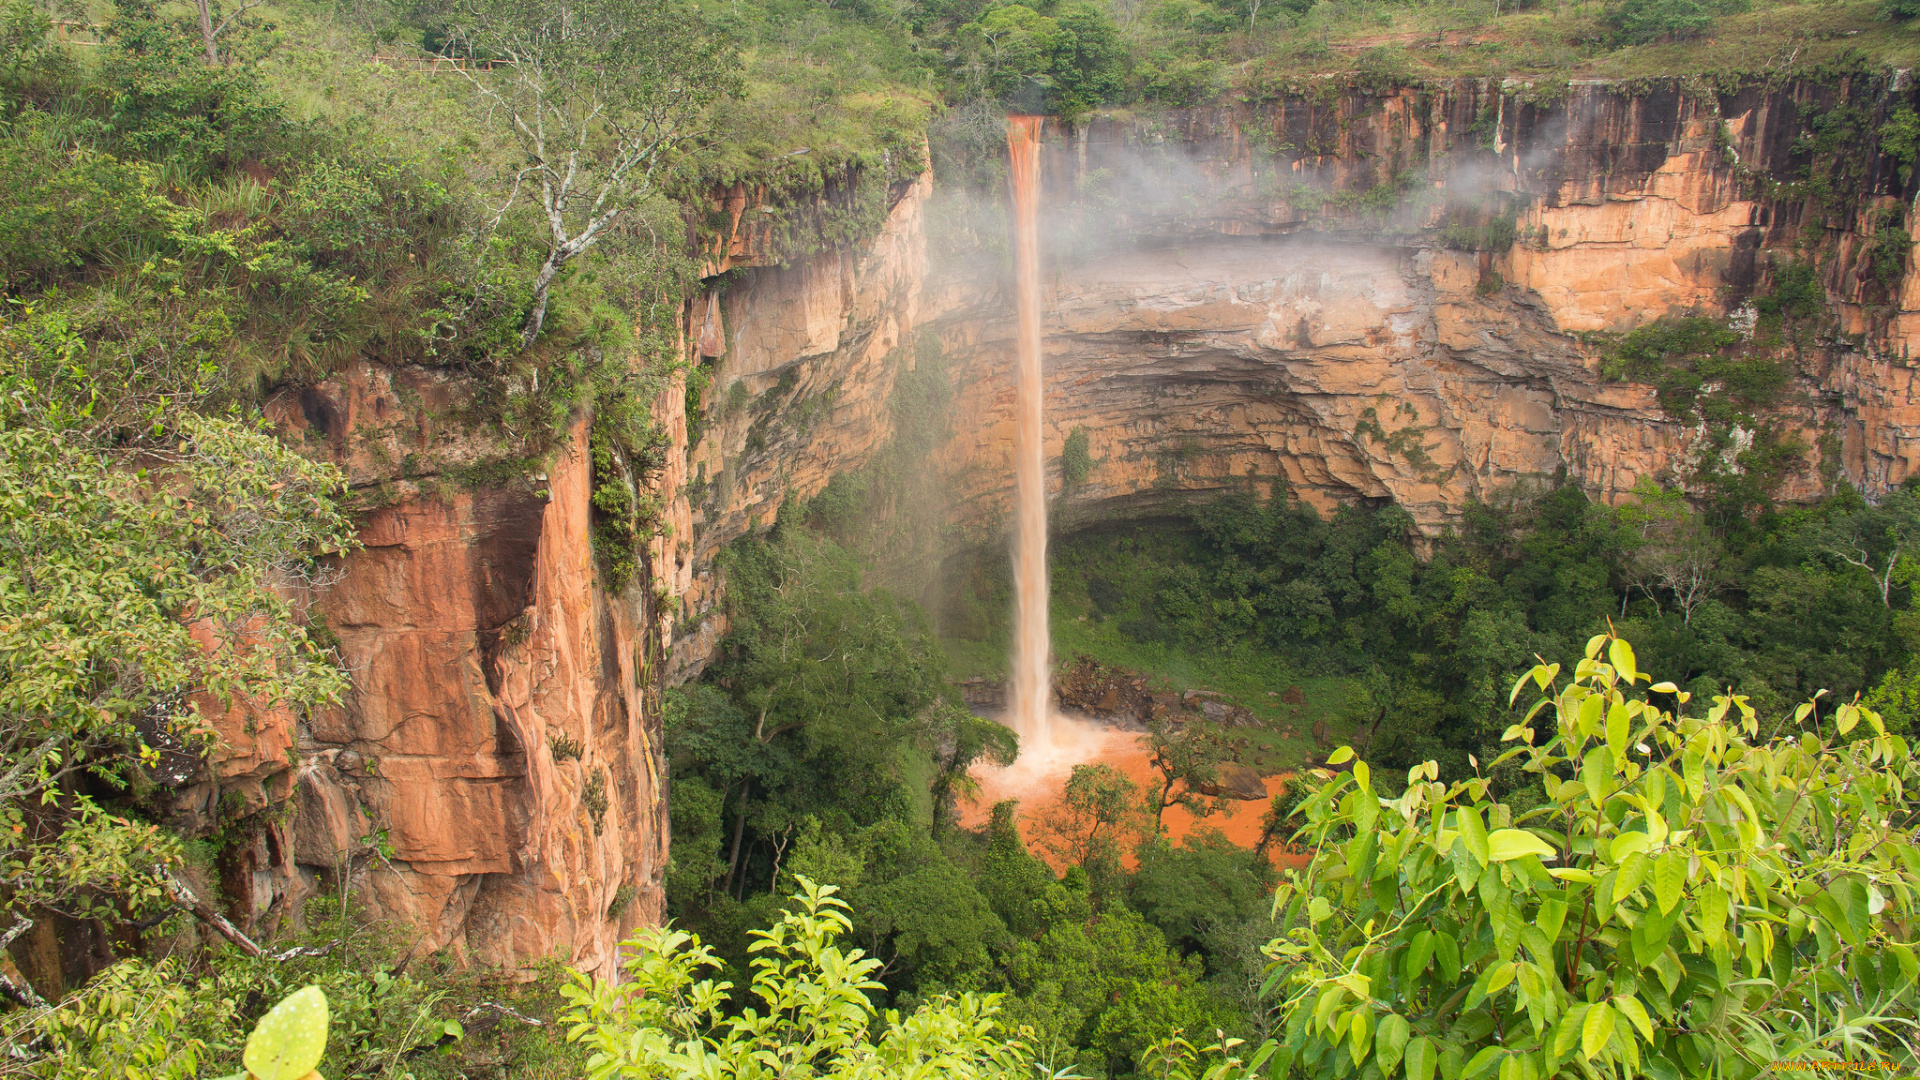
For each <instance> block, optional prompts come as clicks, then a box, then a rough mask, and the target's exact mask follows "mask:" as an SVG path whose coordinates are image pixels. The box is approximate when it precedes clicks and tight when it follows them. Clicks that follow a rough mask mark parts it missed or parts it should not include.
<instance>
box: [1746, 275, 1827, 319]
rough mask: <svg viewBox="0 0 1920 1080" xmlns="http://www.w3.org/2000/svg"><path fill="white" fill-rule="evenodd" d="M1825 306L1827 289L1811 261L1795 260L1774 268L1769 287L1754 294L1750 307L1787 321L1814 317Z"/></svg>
mask: <svg viewBox="0 0 1920 1080" xmlns="http://www.w3.org/2000/svg"><path fill="white" fill-rule="evenodd" d="M1826 306H1827V291H1826V289H1825V288H1824V287H1822V286H1821V284H1820V277H1819V274H1818V273H1817V272H1816V270H1815V269H1814V266H1813V264H1812V263H1805V262H1800V261H1798V260H1795V261H1793V262H1790V263H1788V264H1787V265H1785V266H1783V267H1780V268H1779V269H1778V270H1776V271H1775V273H1774V279H1773V288H1772V289H1771V290H1769V291H1768V292H1767V293H1766V294H1765V295H1762V296H1758V297H1755V298H1754V307H1755V309H1757V310H1758V311H1759V312H1760V313H1761V314H1763V315H1773V316H1778V317H1780V318H1782V319H1785V320H1787V321H1789V322H1797V321H1800V320H1805V319H1813V318H1817V317H1819V316H1820V314H1821V313H1822V312H1824V311H1825V310H1826Z"/></svg>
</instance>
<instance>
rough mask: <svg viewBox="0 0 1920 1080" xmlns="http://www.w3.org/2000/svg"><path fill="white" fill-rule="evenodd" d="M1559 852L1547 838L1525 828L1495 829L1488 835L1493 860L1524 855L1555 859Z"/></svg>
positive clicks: (1488, 852) (1488, 851) (1502, 860)
mask: <svg viewBox="0 0 1920 1080" xmlns="http://www.w3.org/2000/svg"><path fill="white" fill-rule="evenodd" d="M1559 854H1560V853H1559V852H1557V851H1555V850H1553V848H1552V846H1551V845H1549V844H1548V843H1547V842H1546V841H1545V840H1542V839H1540V838H1539V837H1537V836H1535V835H1533V834H1532V833H1530V832H1527V831H1526V830H1525V829H1495V830H1494V831H1493V832H1492V833H1489V834H1488V835H1487V858H1488V859H1489V860H1490V861H1492V862H1511V861H1512V860H1514V859H1517V858H1519V857H1520V856H1522V855H1537V856H1539V857H1540V858H1542V859H1554V858H1558V857H1559Z"/></svg>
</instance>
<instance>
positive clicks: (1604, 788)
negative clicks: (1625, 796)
mask: <svg viewBox="0 0 1920 1080" xmlns="http://www.w3.org/2000/svg"><path fill="white" fill-rule="evenodd" d="M1580 782H1581V783H1583V784H1585V785H1586V786H1587V798H1589V799H1591V800H1593V805H1594V806H1595V807H1596V808H1599V807H1604V806H1606V805H1607V796H1609V795H1611V794H1613V753H1612V752H1611V751H1609V750H1608V749H1607V748H1606V747H1604V746H1596V747H1594V748H1593V749H1591V750H1589V751H1587V757H1586V760H1585V761H1583V762H1581V764H1580Z"/></svg>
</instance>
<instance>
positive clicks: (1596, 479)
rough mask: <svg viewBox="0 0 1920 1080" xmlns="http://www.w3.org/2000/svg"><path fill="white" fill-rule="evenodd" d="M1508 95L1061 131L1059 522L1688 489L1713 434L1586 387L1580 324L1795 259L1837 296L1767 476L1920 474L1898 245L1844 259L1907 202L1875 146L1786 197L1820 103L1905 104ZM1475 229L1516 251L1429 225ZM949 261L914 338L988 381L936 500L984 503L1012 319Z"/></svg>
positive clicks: (1906, 288) (1449, 92)
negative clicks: (1086, 461) (1825, 185)
mask: <svg viewBox="0 0 1920 1080" xmlns="http://www.w3.org/2000/svg"><path fill="white" fill-rule="evenodd" d="M1528 89H1529V88H1525V87H1518V86H1507V87H1504V88H1498V87H1491V86H1487V85H1485V84H1474V83H1465V84H1460V85H1456V86H1454V87H1451V88H1444V89H1437V90H1424V91H1412V90H1407V91H1401V92H1397V93H1393V94H1387V95H1373V94H1362V93H1358V92H1347V93H1341V94H1333V93H1328V94H1323V95H1321V97H1320V99H1319V100H1317V101H1308V102H1298V101H1296V102H1281V103H1276V104H1272V105H1266V106H1251V105H1248V106H1236V107H1231V108H1221V109H1215V110H1196V111H1192V112H1188V113H1182V114H1177V115H1175V116H1174V117H1171V118H1170V119H1169V120H1168V121H1166V122H1165V123H1162V124H1158V125H1143V124H1140V123H1138V122H1126V123H1121V122H1101V121H1096V122H1094V123H1091V124H1088V125H1084V126H1082V127H1081V128H1079V129H1077V130H1075V131H1072V132H1064V131H1063V132H1061V133H1060V135H1059V137H1058V138H1057V139H1056V140H1055V141H1054V142H1053V144H1052V146H1051V150H1052V154H1051V155H1050V158H1049V162H1048V165H1049V169H1050V173H1049V175H1050V176H1051V177H1053V178H1054V185H1053V186H1054V189H1055V191H1056V192H1057V198H1056V206H1058V207H1059V208H1060V215H1059V219H1058V220H1059V227H1058V229H1057V242H1056V244H1055V245H1054V247H1055V252H1056V260H1055V266H1054V272H1053V274H1052V275H1051V277H1050V285H1051V298H1050V307H1049V322H1048V349H1049V358H1048V359H1049V364H1048V378H1049V385H1050V395H1049V414H1048V422H1049V424H1050V426H1051V434H1050V455H1051V456H1052V457H1054V458H1055V459H1057V458H1058V456H1059V454H1060V452H1061V448H1062V446H1063V444H1064V441H1065V438H1066V436H1067V435H1068V434H1069V433H1070V432H1071V431H1073V429H1075V428H1083V429H1084V430H1085V431H1086V433H1087V437H1088V444H1089V451H1090V456H1091V459H1092V469H1091V471H1090V473H1089V474H1088V476H1087V477H1086V479H1085V480H1084V482H1081V483H1078V484H1074V485H1072V486H1071V487H1069V486H1068V485H1066V484H1065V483H1064V481H1063V479H1062V478H1060V477H1058V476H1056V479H1055V484H1056V490H1057V491H1059V492H1060V497H1059V501H1058V504H1057V508H1056V511H1055V514H1056V520H1057V521H1058V522H1059V523H1060V524H1062V525H1065V526H1068V527H1071V526H1072V525H1074V524H1076V523H1084V522H1089V521H1097V520H1102V519H1113V518H1128V517H1141V516H1154V515H1158V514H1163V513H1166V512H1169V511H1170V510H1172V509H1173V508H1174V507H1176V506H1178V505H1181V504H1184V503H1187V502H1190V501H1191V500H1192V499H1193V498H1194V497H1195V496H1198V495H1204V494H1206V493H1208V492H1213V491H1217V490H1220V489H1223V488H1228V487H1234V486H1243V487H1244V486H1245V485H1247V484H1249V483H1250V482H1251V483H1257V484H1258V486H1259V489H1260V490H1262V491H1264V490H1266V487H1267V484H1266V482H1267V481H1270V480H1272V479H1275V478H1285V480H1286V481H1287V482H1288V483H1289V484H1290V486H1291V487H1292V489H1293V490H1295V491H1296V492H1298V493H1300V494H1301V495H1302V496H1303V497H1304V498H1307V499H1308V500H1310V501H1312V502H1315V503H1316V504H1318V505H1320V506H1322V507H1323V508H1325V507H1330V506H1332V505H1335V504H1338V503H1342V502H1348V501H1352V500H1355V499H1373V500H1392V501H1393V502H1395V503H1397V504H1399V505H1401V506H1403V507H1405V508H1406V509H1408V510H1409V511H1410V512H1411V513H1412V514H1413V516H1414V518H1415V520H1416V521H1417V522H1418V524H1419V526H1420V527H1421V529H1422V530H1423V531H1425V532H1427V533H1429V534H1431V533H1433V532H1435V531H1437V530H1439V529H1441V528H1443V527H1445V526H1446V525H1447V524H1448V523H1450V522H1452V521H1454V520H1456V518H1457V514H1458V512H1459V510H1460V509H1461V508H1462V506H1464V505H1465V504H1466V503H1467V502H1468V501H1469V500H1471V499H1476V498H1478V499H1486V498H1490V497H1494V496H1495V495H1496V494H1498V493H1501V492H1504V491H1512V490H1516V489H1524V488H1525V487H1528V486H1530V485H1540V484H1545V483H1549V482H1552V481H1553V480H1554V478H1555V477H1557V476H1560V475H1565V476H1566V477H1568V478H1569V479H1571V480H1572V481H1574V482H1576V483H1578V484H1580V485H1582V486H1583V487H1585V488H1586V490H1587V491H1588V493H1589V494H1590V495H1591V496H1593V497H1595V498H1597V499H1601V500H1604V501H1609V502H1613V501H1618V500H1619V499H1621V498H1622V497H1624V496H1626V495H1627V493H1628V492H1630V491H1631V490H1632V489H1633V487H1634V485H1635V484H1636V483H1638V482H1639V481H1641V480H1642V479H1643V478H1651V479H1655V480H1659V481H1662V482H1665V483H1669V484H1671V483H1676V482H1683V481H1684V479H1685V476H1686V474H1687V472H1688V471H1689V470H1688V465H1689V455H1690V454H1693V453H1697V452H1698V444H1699V442H1700V436H1701V435H1702V432H1700V431H1699V430H1697V429H1695V428H1694V427H1692V426H1691V425H1690V424H1688V423H1685V422H1682V421H1680V420H1677V419H1675V418H1674V417H1673V416H1671V415H1669V414H1668V413H1667V412H1666V411H1665V410H1663V409H1662V408H1661V406H1660V403H1659V402H1658V400H1657V399H1656V396H1655V394H1654V391H1653V388H1652V387H1649V386H1646V385H1640V384H1631V383H1621V382H1614V381H1611V380H1607V379H1604V378H1602V377H1601V374H1600V361H1601V355H1602V352H1603V349H1604V343H1605V340H1606V339H1605V338H1604V337H1601V336H1600V335H1602V334H1615V335H1617V334H1619V333H1622V332H1625V331H1628V330H1631V329H1633V328H1634V327H1636V326H1638V325H1641V324H1643V323H1645V322H1647V321H1650V320H1652V319H1654V318H1657V317H1659V316H1661V315H1665V314H1669V313H1683V312H1700V313H1704V314H1710V315H1717V316H1724V315H1727V314H1729V313H1731V312H1734V311H1736V310H1737V309H1739V308H1740V307H1741V306H1742V304H1744V303H1745V302H1747V300H1748V299H1749V298H1750V297H1751V296H1752V295H1753V294H1754V293H1756V292H1757V291H1760V290H1762V289H1764V288H1766V287H1767V286H1768V285H1769V284H1770V280H1771V279H1770V275H1772V274H1774V273H1776V272H1777V270H1778V267H1779V266H1780V265H1783V264H1784V263H1785V262H1787V261H1788V260H1791V259H1793V258H1796V257H1801V258H1805V257H1808V256H1810V255H1811V254H1813V253H1814V252H1818V253H1819V254H1820V255H1821V256H1822V259H1821V266H1822V277H1823V282H1824V284H1825V285H1826V287H1827V289H1828V294H1829V300H1830V309H1831V316H1830V317H1829V318H1828V319H1826V320H1823V322H1822V325H1821V327H1820V330H1819V335H1818V337H1819V340H1818V343H1817V345H1815V346H1813V347H1811V348H1807V349H1805V350H1803V351H1802V352H1801V354H1800V355H1799V356H1797V357H1793V358H1790V359H1789V362H1790V363H1791V364H1793V366H1794V368H1795V374H1796V378H1795V386H1794V392H1793V393H1792V394H1791V395H1790V396H1789V397H1790V400H1789V402H1788V403H1787V404H1786V405H1785V406H1784V408H1783V409H1782V410H1781V411H1780V415H1779V416H1778V418H1777V419H1778V420H1779V421H1780V422H1781V423H1782V424H1783V426H1784V428H1785V429H1786V431H1787V433H1788V434H1789V436H1790V437H1793V438H1796V439H1797V440H1798V441H1799V442H1800V443H1802V444H1803V445H1804V446H1806V447H1807V448H1808V450H1807V452H1806V454H1805V459H1804V467H1802V468H1801V469H1799V470H1798V471H1797V472H1795V473H1794V474H1793V475H1791V476H1789V477H1788V478H1787V480H1786V482H1785V483H1784V485H1783V486H1782V488H1781V489H1780V490H1779V491H1778V492H1777V495H1778V497H1780V498H1784V499H1788V500H1806V499H1812V498H1816V497H1818V496H1819V495H1820V494H1822V493H1823V492H1824V491H1826V490H1828V487H1829V485H1830V484H1831V483H1832V482H1833V480H1834V479H1835V478H1837V477H1846V478H1848V479H1850V480H1852V481H1853V482H1854V483H1856V484H1858V485H1860V486H1861V487H1862V488H1863V489H1864V490H1866V491H1867V492H1868V493H1869V494H1873V493H1877V492H1883V491H1885V490H1887V488H1888V487H1889V486H1891V485H1893V484H1897V483H1899V482H1901V481H1902V480H1903V479H1905V478H1906V477H1907V476H1908V475H1910V474H1911V472H1912V471H1913V469H1914V467H1915V464H1916V462H1917V461H1920V458H1916V450H1915V445H1914V439H1915V436H1916V435H1920V407H1916V404H1915V402H1914V400H1913V398H1912V395H1911V387H1912V368H1911V366H1910V364H1909V363H1908V361H1907V360H1906V357H1907V356H1908V355H1910V354H1911V353H1913V352H1914V351H1916V346H1920V338H1916V327H1917V326H1920V324H1916V322H1915V319H1916V316H1920V310H1916V308H1920V292H1916V289H1920V277H1917V276H1916V274H1915V273H1914V268H1913V267H1912V265H1911V261H1910V260H1907V261H1906V262H1905V263H1903V265H1904V267H1905V269H1904V273H1903V276H1902V278H1901V280H1900V282H1899V283H1898V285H1897V287H1896V288H1894V289H1892V290H1889V292H1890V295H1883V294H1881V293H1880V292H1879V291H1878V290H1877V286H1876V285H1875V283H1874V282H1873V281H1872V279H1871V278H1870V276H1869V274H1868V271H1867V267H1866V260H1865V259H1864V256H1863V252H1864V251H1866V250H1867V249H1868V248H1869V246H1870V245H1871V243H1872V241H1873V240H1874V234H1875V232H1876V230H1878V229H1886V228H1889V227H1890V226H1891V225H1897V224H1898V223H1899V222H1900V221H1901V220H1903V218H1904V213H1905V211H1906V209H1907V205H1908V198H1909V195H1910V191H1909V189H1910V188H1911V184H1909V182H1908V181H1907V180H1906V179H1905V178H1902V177H1900V176H1898V175H1896V168H1895V164H1894V163H1893V162H1891V161H1887V160H1884V159H1881V158H1880V157H1879V155H1877V154H1874V153H1867V154H1866V155H1865V157H1864V163H1863V164H1864V168H1863V169H1862V173H1861V176H1860V177H1859V181H1860V183H1861V185H1862V190H1861V191H1859V192H1856V193H1854V196H1855V197H1854V198H1852V199H1850V200H1849V203H1850V206H1849V207H1848V208H1847V213H1846V216H1845V217H1844V218H1840V219H1836V218H1835V216H1834V215H1833V214H1832V213H1831V212H1830V211H1829V212H1828V213H1825V214H1816V213H1815V212H1814V211H1815V207H1814V206H1812V205H1810V203H1809V200H1808V199H1807V198H1806V197H1805V195H1804V193H1803V192H1801V191H1800V190H1798V189H1796V188H1795V187H1794V186H1793V182H1794V180H1795V178H1796V177H1799V176H1800V175H1801V169H1802V166H1803V164H1804V160H1803V159H1804V156H1805V152H1804V150H1803V149H1802V148H1800V147H1798V146H1796V136H1795V133H1796V132H1798V131H1800V130H1801V128H1802V127H1803V126H1805V125H1806V124H1807V123H1808V122H1809V121H1810V119H1811V118H1812V117H1813V116H1815V115H1818V114H1819V113H1820V112H1821V111H1822V110H1824V111H1826V112H1828V113H1831V111H1832V110H1834V109H1836V108H1839V107H1843V106H1844V107H1849V108H1854V109H1858V110H1860V112H1861V113H1862V114H1863V115H1865V116H1867V117H1869V118H1870V117H1871V116H1872V115H1874V112H1873V110H1874V109H1875V108H1876V107H1877V108H1879V109H1881V110H1884V109H1885V108H1886V107H1887V106H1888V105H1889V104H1893V103H1898V102H1902V101H1906V100H1907V99H1908V98H1909V97H1910V96H1911V95H1910V92H1907V91H1901V92H1899V93H1897V94H1885V93H1880V94H1874V93H1868V92H1867V91H1866V90H1865V89H1858V90H1857V91H1856V90H1849V89H1848V88H1844V87H1843V88H1840V89H1835V88H1833V87H1826V86H1813V85H1798V86H1789V87H1785V88H1781V89H1776V90H1771V91H1764V92H1763V91H1758V90H1756V91H1743V92H1741V93H1736V94H1728V95H1714V94H1710V93H1708V94H1701V95H1689V94H1685V93H1680V92H1676V91H1672V90H1666V91H1659V92H1651V93H1645V94H1640V95H1633V94H1629V93H1625V92H1623V91H1621V90H1619V89H1617V88H1612V87H1606V86H1601V85H1595V84H1586V85H1578V84H1576V85H1574V86H1572V87H1570V88H1568V90H1567V92H1566V94H1565V96H1564V97H1562V98H1560V99H1558V100H1553V101H1548V102H1544V103H1538V104H1528V103H1527V96H1528ZM1849 94H1852V96H1851V97H1849V96H1848V95H1849ZM1849 152H1856V153H1857V152H1858V148H1852V149H1851V150H1850V151H1849ZM1503 216H1504V222H1503V221H1502V217H1503ZM1815 217H1817V218H1818V220H1811V219H1812V218H1815ZM1495 224H1499V225H1501V227H1505V228H1507V229H1510V230H1511V231H1510V232H1509V233H1508V234H1507V235H1508V236H1509V237H1510V238H1513V241H1512V242H1511V243H1510V244H1509V245H1506V246H1504V247H1503V246H1501V245H1498V244H1492V243H1489V244H1483V245H1478V246H1482V250H1479V251H1474V250H1456V249H1455V248H1454V247H1452V246H1449V243H1448V241H1449V240H1450V239H1452V238H1455V237H1459V236H1463V235H1464V236H1466V237H1468V238H1469V240H1471V239H1473V238H1476V237H1478V236H1483V235H1486V233H1485V231H1484V230H1486V229H1487V228H1488V227H1489V226H1491V225H1495ZM1115 239H1119V240H1122V241H1124V242H1121V243H1115V242H1113V241H1114V240H1115ZM1901 239H1902V240H1903V241H1904V240H1905V237H1904V234H1902V236H1901ZM1458 246H1460V247H1471V246H1476V245H1473V244H1471V243H1467V244H1459V245H1458ZM961 273H962V275H963V276H964V277H965V279H966V280H965V281H964V282H962V283H957V284H956V285H954V286H952V287H948V288H943V289H937V290H933V292H934V294H935V295H938V296H941V297H943V298H946V299H947V301H948V302H947V303H946V304H945V305H944V306H940V307H937V308H931V307H930V310H928V311H927V317H926V329H927V330H928V331H929V332H932V333H935V334H937V335H938V336H939V337H940V339H941V340H942V342H943V343H944V345H945V347H946V350H947V352H948V354H949V355H950V356H951V357H953V358H954V361H955V363H956V364H957V365H958V367H959V368H960V369H961V371H962V372H963V374H961V375H960V379H961V380H962V381H964V382H968V383H970V384H974V385H983V386H993V387H995V388H996V389H995V390H994V391H992V392H987V393H979V394H970V395H967V396H966V397H965V399H964V402H963V406H962V409H961V411H960V412H959V414H958V415H957V416H956V417H955V422H954V432H955V435H954V440H953V443H952V444H951V445H950V446H949V447H948V448H947V452H946V454H945V457H944V463H945V465H946V466H947V468H948V469H949V471H950V475H952V476H953V477H954V478H955V492H954V493H955V498H956V506H957V511H956V513H957V516H958V517H959V518H960V519H962V520H970V521H979V522H994V521H997V520H999V518H1000V516H1001V515H1002V514H1004V513H1005V512H1006V507H1007V506H1008V498H1009V482H1008V480H1007V476H1008V475H1009V468H1008V463H1007V460H1008V459H1007V453H1008V449H1007V448H1008V446H1009V444H1010V433H1011V415H1012V414H1011V397H1010V394H1009V393H1008V392H1007V391H1006V390H1005V389H1004V384H1005V383H1006V379H1005V378H1004V377H1003V378H999V379H997V380H996V379H994V378H993V374H994V373H996V372H1004V371H1005V370H1007V369H1008V365H1009V364H1010V363H1011V356H1012V353H1011V348H1012V330H1013V321H1012V318H1011V316H1010V314H1009V310H1010V303H1009V299H1008V295H1007V293H1006V291H1005V285H1004V280H1003V275H1001V274H1000V273H999V272H998V269H997V268H996V267H991V266H978V265H976V266H974V267H972V268H970V269H966V270H962V271H961ZM1596 332H1598V334H1596Z"/></svg>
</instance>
